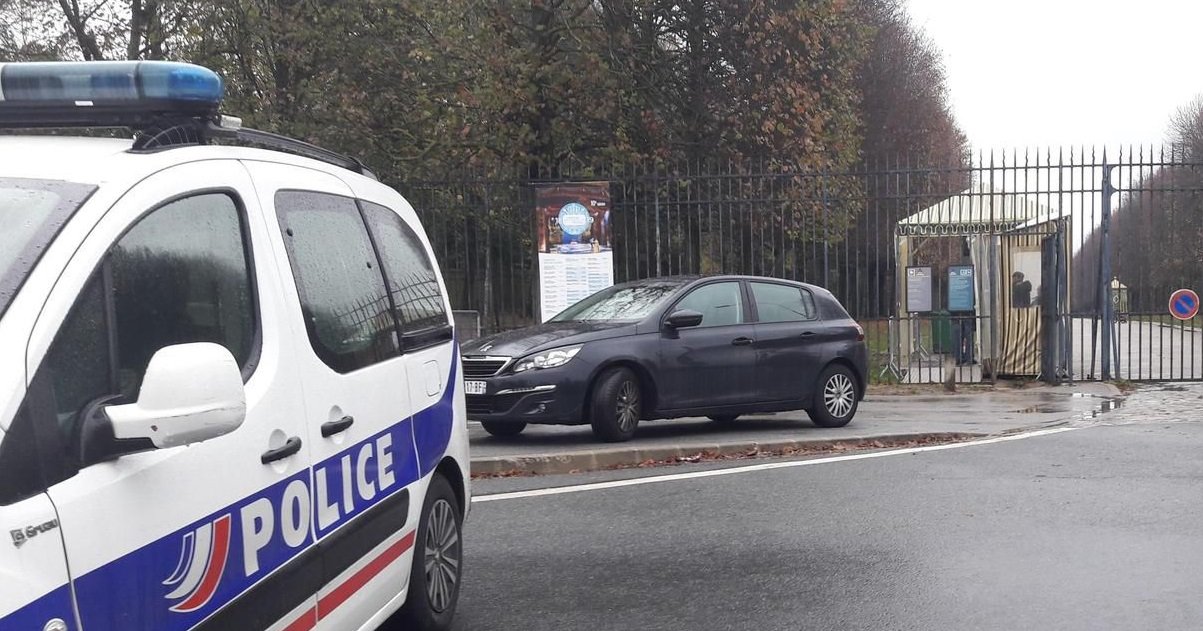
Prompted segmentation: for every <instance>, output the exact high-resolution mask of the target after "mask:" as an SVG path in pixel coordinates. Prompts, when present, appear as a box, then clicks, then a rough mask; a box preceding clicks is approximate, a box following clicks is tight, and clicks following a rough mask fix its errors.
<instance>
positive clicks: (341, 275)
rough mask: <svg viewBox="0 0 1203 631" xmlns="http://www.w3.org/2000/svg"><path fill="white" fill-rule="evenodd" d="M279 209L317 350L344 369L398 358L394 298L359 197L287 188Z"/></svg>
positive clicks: (333, 365)
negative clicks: (357, 198) (368, 229)
mask: <svg viewBox="0 0 1203 631" xmlns="http://www.w3.org/2000/svg"><path fill="white" fill-rule="evenodd" d="M276 212H277V214H278V217H279V220H280V229H281V231H283V233H284V240H285V242H286V244H287V249H288V258H289V260H290V261H291V263H292V273H293V277H294V278H295V279H296V284H297V292H298V293H299V294H300V298H301V311H302V314H303V315H304V317H305V328H306V330H307V331H308V334H309V341H310V343H311V344H312V346H313V350H314V352H315V353H317V356H318V357H319V358H321V360H322V361H323V362H324V363H325V364H326V365H327V366H329V367H330V368H332V369H334V370H335V371H337V372H339V373H348V372H351V371H353V370H358V369H360V368H364V367H366V366H370V365H372V364H375V363H378V362H381V361H384V360H386V359H389V358H391V357H396V356H398V355H399V354H400V340H399V339H398V334H397V325H396V321H395V320H394V318H393V308H392V305H391V301H390V297H389V294H388V292H387V291H385V288H384V276H383V275H382V274H381V272H380V262H379V259H378V258H377V257H376V252H375V250H373V248H372V242H371V240H370V239H369V237H368V231H367V228H366V227H365V226H364V223H363V217H362V216H361V215H360V214H359V206H358V205H357V204H356V203H355V201H354V200H352V199H350V198H347V197H339V196H337V195H327V194H324V193H311V192H302V191H281V192H279V193H277V194H276Z"/></svg>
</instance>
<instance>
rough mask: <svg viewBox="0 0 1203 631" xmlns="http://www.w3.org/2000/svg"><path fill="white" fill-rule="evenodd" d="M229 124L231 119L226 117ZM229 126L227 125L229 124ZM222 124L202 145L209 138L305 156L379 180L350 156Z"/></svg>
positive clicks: (208, 128)
mask: <svg viewBox="0 0 1203 631" xmlns="http://www.w3.org/2000/svg"><path fill="white" fill-rule="evenodd" d="M222 118H223V120H225V121H228V120H229V117H222ZM228 124H229V123H228V122H227V123H226V125H228ZM226 125H223V124H222V123H220V122H219V123H214V122H212V121H210V122H209V124H208V125H207V126H206V128H205V132H206V133H205V134H204V135H202V136H201V138H200V143H199V144H207V142H206V140H207V139H208V138H218V139H221V140H226V141H232V142H233V143H234V144H240V145H249V146H257V147H263V148H266V149H274V150H276V151H282V152H284V153H291V154H294V155H299V156H303V157H306V158H312V159H314V160H319V161H321V162H325V163H327V164H333V165H334V166H337V167H342V168H344V169H347V170H348V171H353V172H355V173H359V174H360V175H364V176H367V177H370V178H372V179H373V180H375V179H377V178H376V174H375V173H372V171H371V170H369V169H368V168H367V166H365V165H364V163H363V162H361V161H360V160H359V159H358V158H353V157H351V156H346V155H343V154H341V153H337V152H335V151H331V150H329V149H325V148H322V147H319V146H317V145H313V144H310V143H307V142H305V141H303V140H297V139H295V138H289V137H288V136H281V135H279V134H273V133H271V132H267V131H259V130H257V129H247V128H245V127H242V126H241V125H238V126H236V127H231V126H226Z"/></svg>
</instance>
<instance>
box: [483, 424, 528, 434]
mask: <svg viewBox="0 0 1203 631" xmlns="http://www.w3.org/2000/svg"><path fill="white" fill-rule="evenodd" d="M480 426H481V427H483V428H485V431H486V432H488V433H489V435H490V436H500V437H503V438H504V437H506V436H517V435H518V434H521V433H522V430H524V429H526V423H506V422H504V421H481V422H480Z"/></svg>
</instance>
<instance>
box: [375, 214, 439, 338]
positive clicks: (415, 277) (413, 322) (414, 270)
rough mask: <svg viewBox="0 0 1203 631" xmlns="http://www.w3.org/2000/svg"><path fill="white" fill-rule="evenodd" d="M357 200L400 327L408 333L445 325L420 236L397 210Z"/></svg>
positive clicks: (432, 272) (436, 279)
mask: <svg viewBox="0 0 1203 631" xmlns="http://www.w3.org/2000/svg"><path fill="white" fill-rule="evenodd" d="M360 203H361V204H362V206H363V215H364V218H365V219H367V222H368V227H369V228H370V229H371V232H372V237H373V238H374V239H375V242H376V248H377V250H379V252H380V260H381V261H382V262H383V263H384V273H385V278H386V280H387V282H388V289H389V293H390V294H392V296H393V304H394V305H395V307H396V309H397V319H398V321H400V322H401V326H402V328H403V329H405V332H406V333H409V332H414V331H423V330H428V329H432V328H436V327H441V326H446V325H447V309H446V307H445V306H444V305H445V304H446V303H445V302H444V301H443V292H442V290H441V289H440V288H439V279H438V277H437V276H436V275H435V273H434V264H432V263H431V262H430V257H428V256H427V255H426V248H425V247H423V246H422V240H421V239H419V238H418V235H417V233H415V232H414V231H413V230H412V229H411V228H410V227H409V226H408V225H406V224H405V221H404V220H403V219H401V217H400V216H399V215H398V214H397V213H395V212H393V211H391V210H389V209H388V208H385V207H384V206H380V205H377V204H373V203H371V202H360Z"/></svg>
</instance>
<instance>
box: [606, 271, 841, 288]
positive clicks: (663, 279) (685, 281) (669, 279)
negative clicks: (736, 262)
mask: <svg viewBox="0 0 1203 631" xmlns="http://www.w3.org/2000/svg"><path fill="white" fill-rule="evenodd" d="M724 280H752V281H772V282H778V283H789V284H791V285H799V286H801V287H806V288H807V289H811V290H818V291H822V292H827V290H826V289H825V288H823V287H821V286H819V285H812V284H810V283H806V282H802V281H799V280H790V279H788V278H775V277H772V276H750V275H747V274H713V275H700V274H682V275H676V276H657V277H653V278H643V279H640V280H633V281H628V282H625V283H622V284H621V285H620V286H622V287H626V286H633V285H650V284H656V283H673V284H678V285H681V286H685V285H691V284H693V283H697V282H703V281H704V282H713V281H724Z"/></svg>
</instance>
